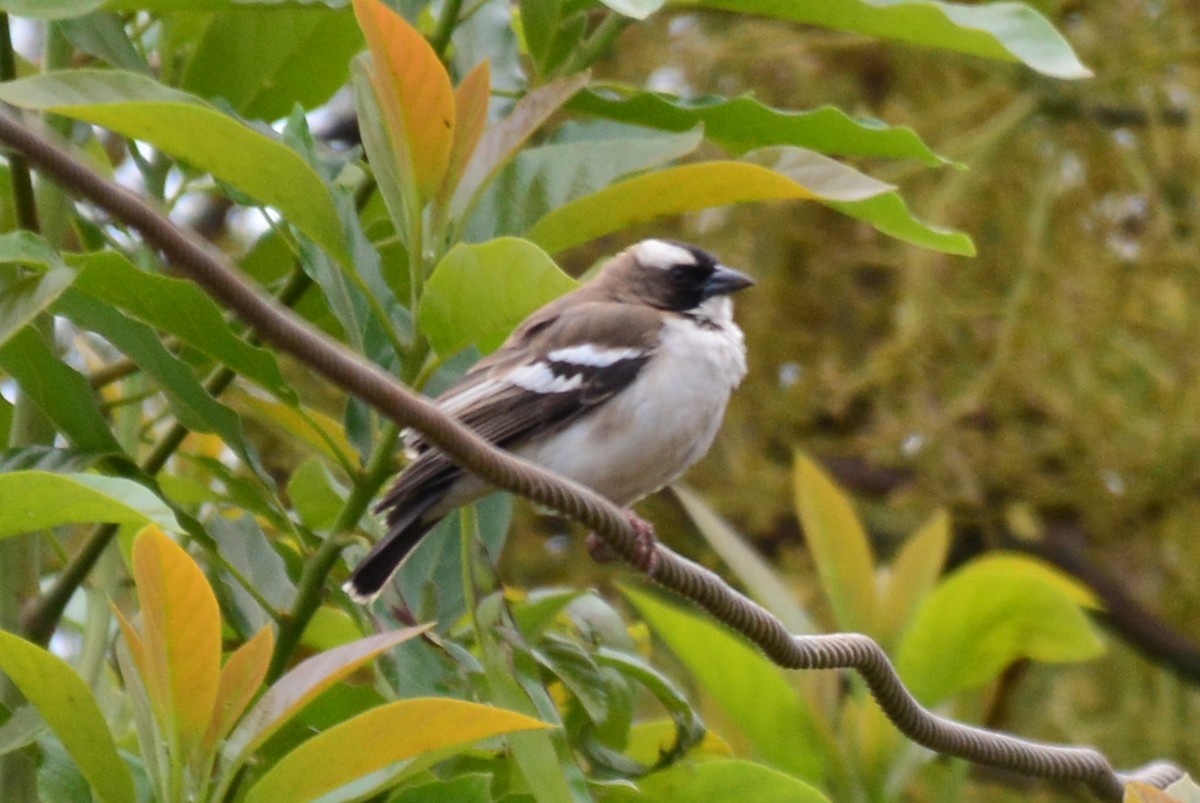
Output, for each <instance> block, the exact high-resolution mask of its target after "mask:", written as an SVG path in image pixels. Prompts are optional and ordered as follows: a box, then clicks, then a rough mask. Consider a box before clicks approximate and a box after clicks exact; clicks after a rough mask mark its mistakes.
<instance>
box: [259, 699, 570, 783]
mask: <svg viewBox="0 0 1200 803" xmlns="http://www.w3.org/2000/svg"><path fill="white" fill-rule="evenodd" d="M545 727H548V726H547V725H546V724H545V723H543V722H539V721H538V720H536V719H532V718H530V717H526V716H524V715H522V714H518V713H515V712H512V711H505V710H503V709H500V708H492V707H491V706H486V705H480V704H478V703H468V702H464V701H462V700H452V699H448V698H446V699H438V698H423V699H422V698H418V699H414V700H400V701H398V702H394V703H389V704H387V705H382V706H379V707H378V708H374V709H371V710H370V711H367V712H365V713H363V714H359V715H358V716H356V717H354V718H353V719H350V720H347V721H346V722H343V723H341V724H340V725H336V726H334V727H332V728H330V729H329V730H327V731H324V732H322V733H320V734H318V735H317V736H314V737H313V738H311V739H309V740H308V741H307V742H305V743H304V744H302V745H300V747H298V748H296V749H295V750H293V751H292V752H291V753H289V754H288V755H286V756H284V758H283V759H281V760H280V761H279V762H278V763H277V764H275V766H273V767H271V769H270V770H268V771H267V773H266V774H265V775H263V777H262V778H261V779H260V780H259V781H258V783H256V784H255V785H254V786H253V787H251V789H250V791H249V793H247V795H246V801H247V803H259V802H260V801H263V802H265V801H277V800H314V799H317V798H319V797H321V796H323V795H327V794H330V793H332V792H334V791H335V790H337V789H339V788H341V787H343V786H345V785H346V784H349V783H351V782H353V781H356V780H359V779H361V778H364V777H365V776H367V775H369V774H371V773H373V772H377V771H379V770H384V769H387V768H388V767H389V766H390V765H392V764H394V763H396V762H398V761H404V760H405V759H411V758H415V757H417V756H419V755H421V754H423V753H428V752H430V751H434V750H443V749H446V748H449V747H454V746H458V745H467V744H470V743H472V742H477V741H479V740H480V739H487V738H489V737H492V736H498V735H501V734H505V733H512V732H513V731H523V730H531V729H536V728H545ZM384 733H386V734H387V738H385V739H381V738H379V735H380V734H384Z"/></svg>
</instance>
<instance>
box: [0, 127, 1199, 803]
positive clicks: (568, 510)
mask: <svg viewBox="0 0 1200 803" xmlns="http://www.w3.org/2000/svg"><path fill="white" fill-rule="evenodd" d="M0 141H2V142H5V143H8V144H9V145H11V146H12V147H14V148H16V149H17V150H19V151H21V152H22V153H24V154H25V155H26V156H27V157H28V159H29V161H30V163H31V164H34V165H36V166H37V167H38V168H39V169H40V170H41V171H42V172H43V173H44V174H45V175H47V176H48V177H50V178H53V179H54V180H56V181H58V182H59V183H60V184H61V185H62V186H63V187H65V188H66V189H68V190H69V191H71V192H74V193H77V194H78V195H81V196H83V197H84V198H86V199H88V200H89V201H91V202H92V203H94V204H96V205H98V206H100V207H102V208H103V209H105V210H106V211H108V212H109V213H110V214H112V215H113V216H114V217H116V218H118V219H120V220H122V221H123V222H125V223H126V224H127V225H129V226H131V227H132V228H134V229H136V230H138V231H139V232H141V234H142V236H143V237H145V239H146V241H147V242H148V243H150V244H152V245H154V246H155V247H156V248H158V249H159V250H161V251H162V252H163V254H164V255H165V256H166V257H167V258H168V259H169V260H170V261H171V262H172V263H173V264H174V265H175V266H176V267H177V268H178V269H179V270H181V271H182V272H183V273H185V274H186V275H188V276H189V277H190V278H191V279H193V280H194V281H195V282H196V283H197V284H199V285H200V286H201V287H203V288H204V290H205V291H206V292H208V293H209V294H210V295H212V296H213V297H214V298H216V299H217V300H218V301H220V302H221V303H222V304H224V305H225V306H227V307H228V308H229V309H231V310H232V311H234V312H235V313H236V314H237V315H238V316H239V317H241V318H242V319H243V320H245V321H246V322H247V323H248V324H249V325H250V326H252V327H253V328H254V329H255V331H257V332H258V333H259V335H260V336H261V337H262V338H263V339H264V340H265V341H267V342H269V343H272V344H273V345H275V346H276V347H277V348H280V349H282V350H284V351H287V352H288V353H290V354H293V355H294V356H296V357H298V358H299V359H301V360H303V361H304V363H305V364H306V365H308V366H310V367H311V368H312V369H314V370H315V371H317V372H318V373H320V374H321V375H323V376H324V377H325V378H326V379H328V380H329V381H331V382H333V383H334V384H336V385H337V386H338V387H340V388H341V389H343V390H345V391H346V392H348V393H352V394H354V395H355V396H358V397H359V398H360V399H362V400H363V401H365V402H367V403H368V404H371V405H372V406H373V407H375V409H377V410H379V411H380V412H381V413H383V414H384V415H387V416H388V417H390V418H391V419H393V420H394V421H395V422H396V423H397V424H400V425H403V426H409V427H412V428H414V429H416V430H418V431H419V432H420V433H421V434H422V435H423V436H424V437H425V438H426V439H427V440H428V441H429V442H430V443H431V444H433V445H434V446H436V447H437V448H439V449H441V450H443V451H445V452H446V453H447V454H449V455H450V456H452V457H453V458H454V460H455V462H457V463H458V464H459V465H461V466H462V467H463V468H465V469H467V470H469V471H471V472H473V473H475V474H477V475H478V476H479V477H481V478H482V479H484V480H486V481H487V482H489V483H491V484H492V485H495V486H496V487H498V488H501V489H504V490H506V491H511V492H513V493H516V494H520V495H521V496H525V497H528V498H530V499H532V500H534V501H535V502H538V503H540V504H542V505H545V506H547V507H550V508H553V509H554V510H557V511H559V512H561V513H563V514H564V515H567V516H569V517H571V518H573V519H575V520H576V521H579V522H581V523H583V524H585V525H587V526H588V527H590V528H592V529H593V530H594V531H596V532H597V533H598V534H599V535H600V536H601V537H602V538H603V539H604V540H605V542H606V543H607V545H608V546H609V548H610V549H611V550H612V551H613V552H614V553H616V554H617V555H620V556H621V557H622V558H624V559H625V560H626V561H628V562H630V563H634V564H636V563H640V564H641V565H642V566H643V567H644V568H645V570H646V574H647V576H648V577H649V578H650V579H651V580H653V581H655V582H656V583H658V584H660V585H662V586H663V587H665V588H667V589H670V590H672V591H674V592H676V593H677V594H680V595H681V596H684V597H686V598H688V599H690V600H692V601H693V602H696V603H697V604H699V605H700V606H701V607H703V608H704V609H705V610H707V611H708V612H709V613H710V614H712V615H713V616H714V617H716V618H717V619H719V620H720V621H722V622H724V623H725V624H726V625H728V626H730V627H732V628H733V629H735V630H737V631H738V632H740V633H742V634H744V635H745V636H746V637H747V638H749V639H750V640H751V641H753V642H754V643H755V644H757V645H758V646H759V647H760V648H761V649H762V650H763V651H764V652H765V653H766V654H767V655H768V656H770V657H771V659H772V660H774V661H775V662H776V663H778V664H779V665H780V666H783V667H787V668H793V669H855V670H857V671H858V672H859V673H860V674H861V675H862V676H863V678H864V680H865V681H866V683H867V685H868V686H869V687H870V689H871V692H872V694H874V696H875V698H876V700H877V701H878V702H879V704H880V706H881V707H882V708H883V710H884V711H885V712H886V713H887V715H888V717H889V718H890V719H891V720H892V721H893V722H894V723H895V724H896V727H898V728H899V729H900V730H901V731H902V732H903V733H905V734H906V735H907V736H909V737H910V738H912V739H913V740H914V741H916V742H918V743H920V744H922V745H924V746H925V747H928V748H929V749H931V750H934V751H937V752H939V753H947V754H950V755H954V756H958V757H960V758H965V759H967V760H969V761H973V762H975V763H978V764H983V765H986V766H992V767H999V768H1003V769H1007V770H1011V771H1014V772H1018V773H1021V774H1023V775H1032V776H1036V777H1041V778H1050V779H1055V780H1060V781H1078V782H1081V783H1083V784H1086V785H1087V787H1088V788H1089V789H1090V790H1091V791H1092V792H1093V793H1094V794H1096V795H1097V796H1098V797H1100V798H1102V799H1104V800H1112V801H1118V800H1120V799H1121V797H1122V787H1123V784H1124V782H1125V781H1127V780H1134V779H1136V780H1140V781H1142V782H1144V783H1148V784H1151V785H1153V786H1156V787H1159V788H1161V787H1164V786H1166V785H1167V784H1169V783H1170V782H1171V781H1173V780H1174V779H1176V778H1178V777H1180V776H1181V775H1182V773H1181V771H1180V770H1179V769H1178V768H1177V767H1175V766H1173V765H1170V764H1167V763H1165V762H1159V763H1155V764H1151V765H1147V766H1146V767H1143V768H1141V769H1140V770H1138V771H1136V772H1134V773H1131V774H1127V775H1126V774H1118V773H1117V772H1115V771H1114V770H1113V768H1112V766H1111V765H1110V764H1109V762H1108V760H1107V759H1106V758H1105V757H1104V756H1103V755H1102V754H1101V753H1099V752H1098V751H1096V750H1092V749H1088V748H1078V747H1061V746H1052V745H1043V744H1037V743H1034V742H1028V741H1024V740H1021V739H1017V738H1015V737H1012V736H1008V735H1006V734H1001V733H994V732H991V731H985V730H983V729H980V728H974V727H970V726H967V725H962V724H959V723H956V722H952V721H950V720H947V719H943V718H941V717H937V716H934V715H933V714H931V713H929V712H928V711H926V710H925V709H923V708H922V707H921V706H920V704H918V703H917V701H916V700H915V699H914V698H913V697H912V695H911V694H909V692H908V691H907V689H905V688H904V686H903V684H902V683H901V682H900V680H899V678H898V676H897V675H896V671H895V669H894V668H893V667H892V665H891V663H890V662H889V661H888V658H887V656H886V655H885V654H884V652H883V650H882V649H880V647H879V645H877V644H876V643H875V642H874V641H872V640H871V639H870V638H868V637H866V636H862V635H858V634H852V633H851V634H836V635H828V636H795V637H794V636H792V635H791V634H790V633H788V632H787V630H786V628H784V626H783V625H782V623H780V622H779V620H778V619H776V618H775V617H773V616H772V615H771V614H770V613H768V612H767V611H766V610H765V609H764V608H762V607H761V606H759V605H757V604H755V603H754V602H752V601H750V600H749V599H747V598H745V597H743V596H741V595H740V594H738V593H737V592H735V591H734V590H733V589H732V588H730V586H728V585H727V584H726V583H725V582H724V581H722V580H721V578H720V577H718V576H717V575H716V574H714V573H713V572H711V571H709V570H707V569H705V568H703V567H701V566H698V565H696V564H694V563H692V562H691V561H688V560H687V559H685V558H683V557H681V556H679V555H677V554H675V553H674V552H672V551H671V550H669V549H666V548H665V547H663V546H661V545H659V546H657V547H656V548H655V551H654V553H653V555H652V557H651V559H650V560H644V556H643V555H642V549H641V547H640V543H639V539H638V538H637V536H636V535H635V534H634V532H633V528H632V527H631V526H630V524H629V522H628V521H627V520H626V518H625V516H624V514H623V513H622V511H621V510H619V509H618V508H617V507H616V506H615V505H613V504H612V503H611V502H609V501H608V500H606V499H604V498H603V497H601V496H599V495H598V494H596V493H595V492H594V491H591V490H589V489H587V488H585V487H583V486H581V485H579V484H577V483H574V482H571V481H568V480H565V479H564V478H562V477H558V476H555V475H553V474H551V473H549V472H547V471H545V470H543V469H540V468H538V467H536V466H534V465H532V464H530V463H527V462H525V461H523V460H521V459H519V458H516V457H514V456H513V455H510V454H508V453H506V452H503V451H501V450H499V449H497V448H496V447H494V446H493V445H491V444H490V443H488V442H487V441H486V440H484V439H483V438H481V437H479V435H477V434H476V433H475V432H473V431H472V430H470V429H468V428H467V427H465V426H464V425H463V424H461V423H459V422H458V421H456V420H454V419H452V418H450V417H448V416H446V415H445V414H444V413H442V412H441V411H440V410H438V409H437V408H436V407H435V406H434V405H433V404H431V403H430V402H429V401H427V400H425V399H422V398H420V397H419V396H417V395H415V394H413V393H411V392H410V391H408V390H407V389H406V388H404V387H403V386H401V385H400V384H398V383H397V382H396V381H395V380H393V379H392V378H391V377H390V376H388V375H387V374H385V373H384V372H383V371H381V370H380V369H379V368H377V367H376V366H374V365H371V364H369V363H367V362H364V361H362V360H360V359H359V358H358V357H357V355H355V354H354V353H352V352H351V351H349V350H348V349H347V348H345V347H344V346H342V345H341V344H339V343H336V342H334V341H332V340H330V339H328V338H326V337H325V336H324V335H322V334H321V333H320V332H318V331H317V330H316V329H314V328H313V327H312V326H310V325H309V324H308V323H307V322H306V321H304V320H302V319H300V318H299V317H297V316H294V315H292V314H291V313H289V312H288V311H287V310H286V309H284V308H283V307H281V306H280V305H279V304H277V303H275V302H273V301H272V300H270V299H268V298H266V297H264V296H262V295H261V294H259V292H258V291H256V290H255V289H254V288H252V287H251V286H250V284H248V283H247V282H246V281H245V280H244V279H242V278H241V277H240V276H239V275H238V274H237V272H236V269H235V268H233V267H232V264H231V263H230V262H229V260H228V259H227V258H226V257H225V256H224V255H223V254H221V253H219V252H217V251H216V250H215V249H213V248H211V247H210V246H209V245H208V244H207V243H204V242H202V241H200V240H199V239H198V238H196V237H194V236H192V235H191V234H190V233H188V232H187V231H185V230H183V229H181V228H179V227H177V226H175V225H174V224H172V223H171V222H170V221H168V220H167V219H166V218H165V217H163V216H162V215H161V214H159V213H158V212H157V211H156V210H155V209H153V208H152V207H151V206H150V204H148V203H147V202H146V201H145V200H143V199H142V198H139V197H138V196H137V195H135V194H133V193H132V192H130V191H128V190H126V189H124V188H121V187H119V186H116V185H114V184H112V183H111V182H109V181H107V180H105V179H104V178H102V177H101V176H99V175H97V174H96V173H94V172H92V171H91V170H90V169H89V168H87V167H86V166H84V165H83V164H82V163H81V162H80V161H78V160H76V159H75V158H74V157H72V156H71V155H69V154H68V153H67V152H66V151H65V150H63V149H62V148H60V147H59V146H57V145H55V144H53V143H51V142H50V141H49V140H47V139H46V138H45V137H43V136H41V135H38V134H35V133H34V132H32V131H30V130H29V129H27V128H25V127H24V126H23V125H21V124H20V123H18V122H17V121H16V120H14V119H13V118H12V117H11V116H9V115H6V114H0ZM639 557H642V558H643V559H642V560H640V561H639Z"/></svg>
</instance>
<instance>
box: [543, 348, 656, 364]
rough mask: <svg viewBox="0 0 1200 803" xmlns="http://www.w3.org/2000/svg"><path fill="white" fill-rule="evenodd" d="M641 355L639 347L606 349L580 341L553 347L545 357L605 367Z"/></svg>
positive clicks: (551, 359)
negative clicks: (559, 347)
mask: <svg viewBox="0 0 1200 803" xmlns="http://www.w3.org/2000/svg"><path fill="white" fill-rule="evenodd" d="M641 356H642V351H641V349H634V348H619V349H606V348H600V347H599V346H596V345H595V344H593V343H581V344H580V345H578V346H567V347H566V348H561V349H555V350H554V351H552V352H550V353H549V354H547V355H546V359H548V360H550V362H565V363H570V364H571V365H587V366H589V367H592V368H607V367H608V366H610V365H612V364H613V363H618V362H621V361H622V360H632V359H634V358H635V357H641Z"/></svg>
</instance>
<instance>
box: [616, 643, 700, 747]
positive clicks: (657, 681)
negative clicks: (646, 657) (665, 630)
mask: <svg viewBox="0 0 1200 803" xmlns="http://www.w3.org/2000/svg"><path fill="white" fill-rule="evenodd" d="M595 658H596V663H598V664H600V665H601V666H603V667H607V668H609V669H615V670H617V671H618V672H620V673H621V674H622V675H624V676H625V677H627V678H630V679H632V680H635V681H637V683H639V684H640V685H641V686H643V687H644V688H645V689H646V690H647V691H648V692H650V694H651V695H652V696H653V697H654V699H655V700H657V701H658V704H659V705H661V706H662V707H663V708H664V709H665V710H666V712H667V714H668V715H669V717H670V719H671V722H672V723H673V724H674V726H675V734H674V736H675V738H674V743H673V744H671V745H670V746H669V747H668V746H666V745H661V744H660V748H659V755H658V756H657V757H656V760H655V762H654V763H655V764H659V765H661V764H662V763H663V762H664V759H665V760H666V761H670V760H671V759H673V758H678V757H680V756H682V755H683V754H684V753H686V752H688V751H689V750H691V749H692V748H693V747H696V746H697V745H699V744H700V743H702V742H703V741H704V739H705V737H706V736H707V731H706V730H705V727H704V723H703V722H702V721H701V719H700V714H699V713H698V712H697V711H696V710H695V709H694V708H693V707H692V706H691V704H690V703H689V702H688V700H687V697H685V696H684V694H683V692H682V691H680V690H679V689H678V688H677V687H676V686H675V684H674V683H672V682H671V681H670V680H669V679H668V678H667V677H666V675H663V674H662V673H661V672H659V671H658V670H657V669H655V668H654V667H653V666H651V665H650V664H649V663H648V662H646V661H643V660H642V659H641V658H639V657H637V656H634V655H630V654H629V653H625V652H620V651H618V650H613V649H610V648H608V647H600V648H599V649H598V650H596V656H595Z"/></svg>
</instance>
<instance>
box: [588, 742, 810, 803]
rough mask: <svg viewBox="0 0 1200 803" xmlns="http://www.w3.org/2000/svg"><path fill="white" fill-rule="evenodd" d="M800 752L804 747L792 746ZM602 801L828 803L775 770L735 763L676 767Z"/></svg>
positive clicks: (614, 790)
mask: <svg viewBox="0 0 1200 803" xmlns="http://www.w3.org/2000/svg"><path fill="white" fill-rule="evenodd" d="M793 748H794V749H796V750H803V749H804V748H805V745H803V744H797V745H793ZM605 800H607V801H613V802H614V803H633V802H634V801H645V803H675V801H679V800H706V801H712V803H718V801H720V803H735V802H736V803H776V801H780V800H786V801H788V803H829V798H827V797H825V795H823V794H821V793H820V792H819V791H817V790H816V789H814V788H813V787H811V786H809V785H808V784H806V783H804V782H803V781H800V780H797V779H796V778H793V777H791V776H790V775H785V774H784V773H782V772H779V771H778V770H773V769H771V768H770V767H765V766H763V765H762V764H755V763H753V762H751V761H740V760H737V759H729V760H724V761H721V760H717V761H704V762H701V763H697V764H679V765H676V766H674V767H671V768H669V769H666V770H663V771H662V772H656V773H654V774H653V775H651V776H649V777H648V778H643V779H639V781H638V791H636V792H635V791H633V790H631V789H628V788H624V787H613V788H612V789H611V790H609V793H608V794H606V795H605Z"/></svg>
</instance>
